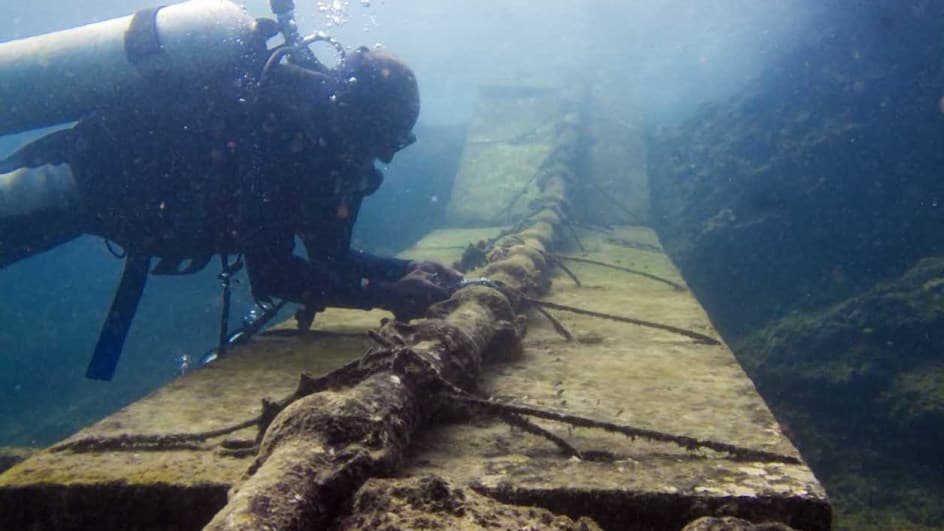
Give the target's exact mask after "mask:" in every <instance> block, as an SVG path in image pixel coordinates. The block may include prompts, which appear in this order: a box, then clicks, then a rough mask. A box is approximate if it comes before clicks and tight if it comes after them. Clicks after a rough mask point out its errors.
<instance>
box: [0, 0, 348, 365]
mask: <svg viewBox="0 0 944 531" xmlns="http://www.w3.org/2000/svg"><path fill="white" fill-rule="evenodd" d="M270 7H271V8H272V11H273V14H275V15H276V17H277V20H278V21H277V22H275V21H272V20H270V19H255V18H253V17H251V16H250V15H249V14H248V13H247V12H246V11H245V10H244V9H243V8H242V7H240V6H238V5H236V4H235V3H233V2H230V1H228V0H188V1H186V2H182V3H179V4H173V5H169V6H163V7H156V8H147V9H142V10H140V11H138V12H137V13H135V14H133V15H130V16H126V17H122V18H117V19H112V20H107V21H104V22H98V23H94V24H89V25H86V26H81V27H77V28H72V29H68V30H64V31H59V32H55V33H50V34H46V35H39V36H36V37H29V38H25V39H20V40H15V41H10V42H6V43H0V136H2V135H6V134H11V133H16V132H21V131H27V130H31V129H38V128H41V127H47V126H52V125H57V124H62V123H67V122H71V121H77V120H79V119H81V118H83V117H85V116H88V115H89V114H91V113H93V112H95V111H96V110H99V109H104V108H108V107H110V106H112V105H114V102H115V101H116V100H122V101H134V99H135V98H136V97H139V98H140V97H146V94H148V90H150V89H151V88H152V86H154V85H166V84H168V83H166V82H167V81H173V83H169V85H172V86H177V87H180V86H187V85H188V84H189V85H190V86H201V84H202V83H204V82H209V81H210V80H213V79H215V78H217V77H218V76H219V75H220V74H221V73H226V72H238V71H239V69H240V66H241V64H242V63H243V62H244V61H245V60H246V59H247V58H249V56H250V55H251V54H253V53H256V52H259V51H262V52H263V53H268V54H269V56H268V61H267V62H266V65H265V68H264V69H263V72H262V74H263V76H264V75H265V71H266V70H268V69H269V67H270V66H271V65H272V64H274V63H277V62H279V61H281V60H282V59H283V58H286V57H287V58H288V60H289V61H290V62H292V63H295V64H298V65H300V66H306V67H308V68H312V69H315V70H319V69H320V68H321V65H320V63H318V60H317V59H316V58H315V56H314V54H313V53H312V52H311V50H310V49H309V48H308V46H309V45H311V44H313V43H315V42H318V41H326V42H328V43H330V44H331V45H332V46H334V47H335V49H336V50H337V52H338V53H339V55H340V57H341V58H342V59H343V57H344V49H343V47H342V46H341V45H340V44H339V43H337V42H336V41H334V40H333V39H331V38H330V37H328V36H327V35H326V34H324V33H323V32H318V33H314V34H312V35H309V36H307V37H304V38H303V37H301V36H300V35H299V33H298V28H297V26H296V25H295V20H294V9H295V5H294V1H293V0H270ZM260 24H268V25H269V27H266V28H260ZM260 30H261V31H260ZM276 32H280V33H281V34H282V36H283V38H284V43H283V44H282V45H281V46H278V47H276V48H275V49H273V50H267V49H266V47H265V40H266V39H267V38H268V37H270V36H273V35H274V33H276ZM260 39H262V40H261V41H260ZM156 81H158V82H156ZM180 82H183V83H180ZM7 171H9V170H7ZM222 259H223V263H224V274H229V273H228V272H227V269H228V267H229V266H228V265H227V260H226V258H225V257H222ZM149 272H153V271H152V270H151V257H147V256H131V255H129V256H127V257H126V260H125V269H124V273H123V275H122V280H121V283H120V285H119V288H118V290H117V293H116V295H115V298H114V300H113V301H112V306H111V309H110V310H109V312H108V315H107V318H106V322H105V324H104V326H103V327H102V331H101V333H100V336H99V340H98V343H97V344H96V347H95V351H94V353H93V356H92V360H91V362H90V363H89V367H88V371H87V373H86V376H88V377H89V378H93V379H99V380H111V378H112V376H113V375H114V372H115V368H116V366H117V363H118V359H119V357H120V355H121V351H122V348H123V345H124V341H125V337H126V336H127V334H128V330H129V328H130V325H131V320H132V318H133V316H134V313H135V312H136V309H137V306H138V303H139V301H140V299H141V295H142V293H143V289H144V284H145V281H146V278H147V276H148V273H149ZM227 288H228V287H227V286H226V285H224V308H223V312H222V315H223V317H222V319H221V334H220V335H221V344H220V351H221V352H222V351H223V350H224V348H225V344H226V343H228V342H231V338H232V337H242V336H246V335H247V334H250V333H251V332H252V331H253V330H254V329H253V328H251V327H249V328H247V327H243V329H240V330H241V332H240V333H238V334H231V333H230V332H229V331H228V325H227V315H228V302H226V301H228V289H227ZM280 307H281V306H280V305H279V306H276V307H275V308H280ZM273 315H274V313H273ZM270 318H271V315H268V316H267V317H266V319H265V320H268V319H270ZM258 326H261V325H258ZM258 326H257V328H258Z"/></svg>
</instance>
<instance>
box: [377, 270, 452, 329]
mask: <svg viewBox="0 0 944 531" xmlns="http://www.w3.org/2000/svg"><path fill="white" fill-rule="evenodd" d="M461 282H462V273H460V272H458V271H456V270H455V269H452V268H451V267H448V266H445V265H442V264H440V263H437V262H431V261H426V260H417V261H413V262H410V264H409V269H408V270H407V273H406V274H405V275H403V276H402V277H401V278H400V279H399V280H396V281H394V282H381V283H380V286H379V288H380V291H381V293H383V299H384V301H383V302H382V303H381V304H379V306H381V307H382V308H385V309H388V310H390V311H392V312H393V315H394V316H395V317H396V318H397V320H399V321H409V320H410V319H416V318H418V317H422V316H423V315H424V314H425V313H426V308H428V307H429V306H430V305H432V304H434V303H437V302H440V301H444V300H446V299H448V298H449V296H450V295H451V294H452V292H453V291H454V290H455V289H456V287H457V286H458V285H459V284H460V283H461Z"/></svg>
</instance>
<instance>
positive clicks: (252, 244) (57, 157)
mask: <svg viewBox="0 0 944 531" xmlns="http://www.w3.org/2000/svg"><path fill="white" fill-rule="evenodd" d="M211 2H212V4H211ZM223 3H224V2H220V0H215V1H214V0H192V1H191V2H185V3H184V4H178V5H179V6H187V5H188V4H193V5H197V6H208V5H210V6H211V7H213V8H218V7H219V5H221V4H223ZM276 4H281V10H276ZM285 4H289V5H287V6H286V5H285ZM290 4H291V2H288V3H286V2H284V1H282V2H273V9H274V10H276V14H277V15H278V16H279V20H278V22H276V21H274V20H270V19H257V20H253V21H252V24H251V31H250V32H249V33H247V34H245V35H243V37H245V38H241V40H240V46H241V49H240V52H239V57H238V60H237V61H233V62H232V64H230V65H227V66H226V68H221V69H218V71H215V72H213V73H212V75H203V77H202V78H201V79H200V82H199V83H196V84H195V83H194V82H193V79H194V77H193V76H192V75H191V76H176V75H174V72H173V65H172V63H171V61H170V60H169V59H168V57H166V56H169V55H172V54H171V52H172V50H171V49H170V48H171V46H172V43H171V39H170V37H168V35H171V34H172V28H171V26H170V22H168V21H173V20H174V19H173V18H171V16H172V15H173V16H177V13H178V12H182V8H181V10H179V11H173V12H171V14H170V15H167V16H166V17H165V18H164V19H162V18H161V16H160V11H161V10H163V9H168V10H170V9H172V8H170V7H169V8H156V9H149V10H142V11H140V12H138V13H137V14H135V15H134V17H133V18H132V19H131V22H130V25H129V24H127V23H125V24H124V26H127V30H126V32H125V34H124V51H125V53H126V54H127V55H128V61H130V62H131V63H133V64H134V68H135V69H136V70H137V74H140V75H141V76H142V77H144V78H145V79H146V81H147V82H145V83H139V85H138V86H137V87H136V88H135V89H134V90H122V89H121V88H120V87H118V86H116V87H115V88H114V93H113V94H110V95H109V96H108V97H106V98H105V101H104V103H99V104H97V105H95V108H94V111H93V112H91V113H88V114H85V115H84V116H82V117H81V119H79V120H78V121H77V123H75V124H74V125H73V126H72V127H70V128H68V129H64V130H60V131H57V132H54V133H51V134H48V135H46V136H44V137H41V138H39V139H38V140H36V141H34V142H32V143H30V144H28V145H26V146H25V147H23V148H21V149H20V150H19V151H17V152H16V153H14V154H13V155H12V156H10V157H9V158H7V159H6V160H4V161H2V162H0V268H3V267H5V266H7V265H9V264H12V263H14V262H16V261H19V260H22V259H24V258H27V257H29V256H33V255H35V254H37V253H40V252H42V251H45V250H48V249H50V248H53V247H55V246H57V245H60V244H62V243H65V242H67V241H69V240H71V239H73V238H75V237H77V236H79V235H80V234H91V235H96V236H100V237H102V238H104V239H105V242H106V244H107V245H109V249H110V250H112V251H113V253H114V254H116V255H117V256H119V257H124V259H125V266H124V272H123V275H122V279H121V281H120V284H119V287H118V290H117V292H116V295H115V298H114V301H113V303H112V307H111V310H110V312H109V314H108V316H107V318H106V322H105V324H104V326H103V328H102V332H101V335H100V337H99V341H98V344H97V345H96V349H95V353H94V355H93V358H92V362H91V363H90V365H89V369H88V371H87V376H88V377H90V378H96V379H104V380H109V379H111V377H112V375H113V373H114V370H115V367H116V364H117V361H118V357H119V355H120V352H121V348H122V346H123V343H124V339H125V337H126V335H127V331H128V328H129V327H130V322H131V319H132V317H133V315H134V313H135V311H136V308H137V305H138V302H139V300H140V297H141V294H142V291H143V288H144V284H145V281H146V278H147V275H148V274H155V275H181V274H190V273H194V272H196V271H199V270H201V269H203V268H204V267H205V266H206V265H207V264H208V262H209V261H210V260H211V259H212V258H213V257H214V256H216V255H219V257H220V263H221V265H222V273H221V279H222V280H223V283H224V309H223V311H224V317H223V318H222V323H221V328H222V329H221V347H222V346H223V344H224V340H223V338H224V337H225V336H226V334H228V330H227V326H226V317H225V316H226V312H228V283H229V279H230V277H231V276H232V275H233V274H234V273H235V272H236V271H237V270H238V269H239V268H240V267H242V265H243V264H245V267H246V269H247V273H248V276H249V280H250V284H251V289H252V294H253V296H254V297H255V298H256V300H257V301H263V302H265V303H267V304H268V306H267V307H268V308H272V307H273V305H272V304H271V302H272V300H273V299H280V300H282V301H291V302H295V303H300V304H301V305H303V309H302V310H300V311H299V313H298V314H297V315H296V316H297V318H298V319H299V326H300V327H302V328H307V327H308V326H309V325H310V322H311V318H312V317H313V315H314V314H315V313H316V312H318V311H321V310H323V309H325V308H326V307H347V308H362V309H370V308H384V309H388V310H391V311H392V312H394V314H395V315H396V317H397V318H398V319H404V320H406V319H410V318H414V317H418V316H421V315H422V314H423V312H425V309H426V307H427V306H428V305H430V304H431V303H433V302H436V301H439V300H443V299H445V298H447V297H448V295H449V293H450V290H451V288H452V287H454V286H455V285H456V284H458V283H459V282H460V281H461V274H460V273H458V272H457V271H455V270H453V269H451V268H449V267H446V266H443V265H441V264H438V263H434V262H427V261H409V260H399V259H395V258H386V257H380V256H374V255H371V254H369V253H366V252H362V251H358V250H353V249H351V247H350V245H351V231H352V228H353V225H354V222H355V220H356V219H357V214H358V210H359V208H360V205H361V200H362V199H363V198H364V197H365V196H367V195H370V194H371V193H373V192H374V191H375V190H377V188H378V187H379V186H380V184H381V182H382V180H383V175H382V174H381V172H380V170H378V169H377V168H376V167H375V161H378V160H379V161H381V162H383V163H388V162H390V161H391V159H392V158H393V157H394V154H395V153H397V152H398V151H400V150H401V149H403V148H405V147H406V146H408V145H410V144H411V143H413V141H414V140H415V137H414V136H413V134H412V132H411V131H412V129H413V126H414V124H415V123H416V120H417V117H418V114H419V93H418V87H417V83H416V79H415V77H414V75H413V72H412V71H411V69H410V68H409V67H408V66H407V65H405V64H404V63H403V62H401V61H400V60H398V59H396V58H394V57H393V56H392V55H389V54H387V53H384V52H381V51H371V50H368V49H366V48H359V49H357V50H355V51H353V52H349V53H346V54H345V53H344V51H343V48H341V47H340V46H339V45H337V43H335V42H334V41H331V40H330V39H328V38H327V37H326V36H324V35H323V34H319V35H316V36H314V37H309V38H306V39H305V40H302V39H300V38H299V37H298V35H297V30H296V29H295V27H294V20H293V19H292V17H291V10H289V9H286V7H288V8H293V7H294V6H292V5H290ZM188 8H189V7H188ZM227 9H229V8H228V7H227ZM200 16H202V17H204V18H206V17H207V15H206V14H201V15H200ZM217 18H218V17H217ZM201 20H202V19H201ZM239 20H240V21H242V19H241V18H240V19H239ZM162 24H163V27H161V25H162ZM279 32H281V33H282V34H283V36H284V37H285V41H286V43H285V44H283V45H282V46H280V47H277V48H275V49H274V50H270V49H268V48H267V41H268V40H270V39H271V38H272V37H274V36H275V35H277V34H278V33H279ZM188 35H189V34H188ZM161 39H164V40H165V42H164V43H161V42H160V41H161ZM317 40H327V41H329V42H330V43H332V44H333V45H335V46H336V48H337V49H338V51H339V53H340V54H341V59H340V60H339V62H338V64H337V65H336V66H334V67H330V68H329V67H327V66H325V65H324V64H322V63H321V62H320V61H319V60H318V59H317V58H315V56H314V54H313V53H311V51H310V50H309V48H308V45H309V44H311V43H312V42H314V41H317ZM204 45H205V43H204ZM0 51H2V47H0ZM208 53H209V52H208ZM162 55H163V56H165V57H162ZM0 66H2V57H0ZM0 74H2V70H0ZM137 74H136V75H137ZM3 88H4V87H3V86H0V96H2V89H3ZM24 101H25V98H24ZM64 101H65V100H64ZM39 108H40V107H38V106H37V109H39ZM43 109H45V110H44V111H42V112H46V110H48V105H47V106H46V107H43ZM37 112H40V111H37ZM49 121H52V120H49ZM2 132H3V131H0V133H2ZM296 237H298V238H299V239H300V240H301V241H302V242H303V244H304V247H305V250H306V251H307V258H303V257H302V256H299V255H297V254H295V249H294V248H295V239H296ZM116 245H117V246H118V247H120V248H121V252H120V253H119V250H118V249H116V247H115V246H116Z"/></svg>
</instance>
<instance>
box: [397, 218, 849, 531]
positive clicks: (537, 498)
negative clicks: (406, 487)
mask: <svg viewBox="0 0 944 531" xmlns="http://www.w3.org/2000/svg"><path fill="white" fill-rule="evenodd" d="M581 238H582V240H583V244H584V246H585V247H586V248H587V250H588V252H587V253H577V254H575V255H579V256H581V257H586V258H592V259H596V260H602V261H606V262H610V263H615V264H619V265H622V266H624V267H630V268H634V269H639V270H642V271H645V272H648V273H651V274H655V275H659V276H661V277H665V278H668V279H671V280H673V281H675V282H678V283H683V281H682V279H681V278H680V275H679V273H678V271H677V270H676V269H675V267H674V266H673V265H672V263H671V262H670V260H669V259H668V258H667V257H666V255H665V254H663V253H662V252H661V250H660V246H659V242H658V240H657V238H656V236H655V234H654V233H653V232H652V231H651V230H650V229H648V228H644V227H619V228H615V229H614V230H613V231H612V232H610V233H599V232H582V233H581ZM568 266H569V267H570V268H571V269H572V270H573V271H574V273H576V274H577V276H578V277H579V278H580V280H581V282H582V283H583V284H584V286H583V287H577V286H576V285H575V284H574V283H573V282H572V281H570V280H569V279H568V278H567V277H566V276H563V275H558V276H557V277H556V278H555V279H554V283H553V288H552V291H551V293H550V294H549V296H548V297H547V299H548V300H550V301H554V302H558V303H561V304H568V305H573V306H578V307H582V308H587V309H592V310H595V311H598V312H607V313H614V314H618V315H623V316H629V317H635V318H640V319H645V320H650V321H657V322H662V323H665V324H670V325H674V326H678V327H683V328H688V329H691V330H694V331H697V332H701V333H706V334H709V335H716V334H715V333H714V331H713V329H712V327H711V323H710V322H709V320H708V318H707V316H706V315H705V313H704V311H703V310H702V309H701V307H700V305H699V304H698V302H697V301H696V300H695V299H694V298H693V296H692V295H691V293H690V292H688V291H682V292H680V291H674V290H673V289H672V288H671V287H669V286H667V285H665V284H662V283H658V282H655V281H653V280H650V279H647V278H644V277H641V276H635V275H631V274H628V273H623V272H620V271H614V270H611V269H604V268H601V267H599V266H594V265H586V264H577V263H569V264H568ZM555 313H556V314H557V316H558V317H559V319H560V320H561V321H562V322H563V324H564V325H565V326H566V327H567V328H568V329H570V331H571V332H572V333H573V334H574V335H575V337H576V341H574V342H566V341H564V340H563V339H562V338H561V337H560V336H558V335H557V334H556V333H555V332H554V331H553V329H552V328H551V327H550V325H549V324H548V323H547V322H546V321H545V320H542V319H541V318H539V317H534V318H532V320H531V323H530V325H531V326H530V328H529V332H528V335H527V337H526V338H525V341H524V346H525V348H524V349H523V351H522V353H521V354H520V357H518V358H516V359H508V360H495V361H494V362H493V363H492V364H490V365H489V366H487V367H486V369H485V373H484V385H483V391H484V393H485V394H486V395H488V396H494V397H500V398H505V399H509V400H515V401H520V402H522V403H527V404H533V405H541V406H545V407H551V408H554V409H557V410H560V411H564V412H568V413H573V414H578V415H583V416H587V417H592V418H595V419H600V420H606V421H611V422H616V423H624V424H629V425H633V426H636V427H640V428H646V429H652V430H658V431H663V432H668V433H673V434H678V435H687V436H692V437H697V438H702V439H711V440H714V441H719V442H725V443H729V444H736V445H740V446H744V447H748V448H752V449H758V450H765V451H769V452H776V453H780V454H784V455H790V456H797V455H798V453H797V450H796V449H795V448H794V447H793V445H792V444H791V443H790V442H789V440H787V438H786V437H785V436H784V435H783V434H782V432H781V431H780V429H779V426H778V424H777V422H776V421H775V419H774V418H773V416H772V415H771V413H770V411H769V410H768V409H767V407H766V405H765V404H764V402H763V400H762V399H761V398H760V396H759V395H758V394H757V392H756V390H755V389H754V386H753V384H752V383H751V381H750V380H749V379H748V377H747V376H746V375H745V373H744V371H743V370H742V369H741V368H740V366H739V365H738V364H737V362H736V361H735V358H734V356H733V354H732V353H731V351H730V350H729V349H728V348H727V347H726V346H723V345H720V346H709V345H701V344H696V343H693V342H691V341H690V340H689V339H687V338H685V337H681V336H676V335H673V334H671V333H668V332H664V331H661V330H654V329H648V328H642V327H638V326H634V325H629V324H623V323H618V322H613V321H605V320H599V319H595V318H591V317H585V316H581V315H572V314H571V315H567V314H563V313H557V312H555ZM537 423H538V424H540V425H541V426H542V427H544V428H546V429H548V430H550V431H552V432H554V433H555V434H557V435H559V436H561V437H563V438H564V439H565V440H567V441H569V442H570V443H572V444H573V445H574V446H576V447H577V448H578V449H579V450H581V451H583V452H590V453H591V454H593V455H597V456H601V457H604V459H601V460H599V461H589V460H588V461H580V460H576V459H566V458H564V457H562V455H561V454H560V453H559V451H558V450H557V448H556V447H555V446H553V445H552V444H551V443H550V442H548V441H546V440H545V439H542V438H538V437H536V436H534V435H530V434H527V433H524V432H522V431H520V430H517V429H511V428H509V427H508V425H506V424H503V423H501V422H497V421H493V420H490V419H487V418H479V419H476V420H475V421H474V422H473V423H468V422H458V423H450V424H443V425H440V426H438V427H436V428H435V429H432V430H428V431H426V432H424V434H423V435H422V436H421V437H420V438H419V440H418V441H417V442H416V443H415V445H414V452H413V455H412V457H411V460H410V463H409V465H408V466H407V467H406V471H405V474H406V475H410V476H412V475H416V476H420V475H424V474H438V475H441V476H443V477H446V478H448V479H449V480H451V481H453V482H454V483H457V484H460V485H472V486H474V487H475V488H476V489H477V490H479V491H480V492H486V493H489V494H490V495H492V496H495V497H497V498H498V499H500V500H502V501H506V502H509V503H520V504H528V505H538V506H542V507H546V508H550V509H551V510H553V511H555V512H562V513H565V514H568V515H570V516H572V517H577V516H580V515H587V516H591V517H593V518H594V519H596V520H597V521H598V522H599V523H600V524H601V525H602V526H603V527H604V528H606V529H673V528H674V529H679V528H681V527H682V526H683V525H684V524H685V523H687V522H689V521H691V520H694V519H695V518H697V517H698V516H701V515H705V514H722V515H724V514H730V515H736V516H741V517H744V518H748V519H751V520H754V521H758V520H778V521H781V522H785V523H788V524H790V525H792V526H794V527H796V528H798V529H827V528H828V527H829V524H830V512H829V507H828V504H827V502H826V496H825V493H824V491H823V489H822V487H821V486H820V485H819V483H818V482H817V480H816V478H815V477H814V476H813V474H812V472H811V471H810V470H809V469H808V468H807V467H806V466H804V465H787V464H783V463H770V462H738V461H734V460H732V459H730V458H728V457H726V456H724V455H721V454H716V453H714V452H709V451H696V452H691V451H687V450H685V449H682V448H679V447H677V446H674V445H671V444H666V443H653V442H648V441H643V440H630V439H628V438H626V437H623V436H618V435H611V434H606V433H603V432H600V431H596V430H586V429H573V430H572V429H569V428H568V427H566V426H562V425H560V424H554V423H552V422H544V421H539V422H537Z"/></svg>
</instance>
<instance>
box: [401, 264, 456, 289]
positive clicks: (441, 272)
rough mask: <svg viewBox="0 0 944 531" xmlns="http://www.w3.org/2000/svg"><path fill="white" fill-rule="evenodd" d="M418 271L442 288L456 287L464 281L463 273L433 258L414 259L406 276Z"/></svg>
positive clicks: (418, 273)
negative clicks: (434, 260)
mask: <svg viewBox="0 0 944 531" xmlns="http://www.w3.org/2000/svg"><path fill="white" fill-rule="evenodd" d="M414 273H416V274H417V275H421V276H422V277H423V278H425V279H426V280H428V281H430V282H432V283H433V284H436V285H437V286H439V287H441V288H445V289H448V290H450V292H451V291H452V290H453V289H455V288H456V287H457V286H458V285H459V283H460V282H462V278H463V277H462V273H460V272H459V271H457V270H455V269H453V268H451V267H449V266H447V265H443V264H440V263H439V262H433V261H432V260H413V261H412V262H410V265H409V269H408V270H407V274H406V276H410V275H412V274H414Z"/></svg>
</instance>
